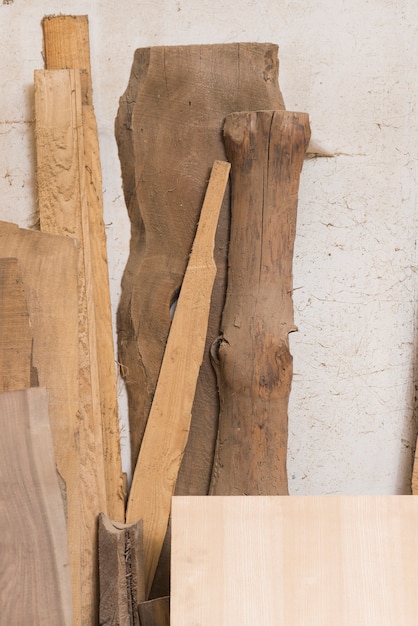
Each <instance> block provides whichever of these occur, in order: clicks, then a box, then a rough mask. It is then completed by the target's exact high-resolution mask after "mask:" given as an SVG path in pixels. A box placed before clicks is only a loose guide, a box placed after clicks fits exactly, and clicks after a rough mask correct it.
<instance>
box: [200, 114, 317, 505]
mask: <svg viewBox="0 0 418 626" xmlns="http://www.w3.org/2000/svg"><path fill="white" fill-rule="evenodd" d="M309 136H310V130H309V120H308V115H307V114H306V113H291V112H287V111H258V112H248V113H234V114H232V115H229V116H228V117H227V118H226V121H225V127H224V138H225V146H226V153H227V156H228V159H229V160H230V162H231V164H232V167H231V184H232V200H231V212H232V217H231V238H230V245H229V257H228V267H229V271H228V289H227V296H226V302H225V308H224V311H223V314H222V326H221V330H222V333H221V336H220V338H219V340H217V342H216V343H215V346H214V348H213V350H212V354H213V356H214V363H215V365H216V369H217V372H218V387H219V394H220V403H221V411H220V416H219V433H218V440H217V446H216V453H215V462H214V468H213V475H212V482H211V488H210V493H211V494H212V495H283V494H286V493H287V492H288V490H287V474H286V454H287V420H288V418H287V405H288V400H289V393H290V387H291V380H292V357H291V355H290V353H289V347H288V333H290V332H291V331H293V330H296V328H295V325H294V320H293V303H292V261H293V245H294V238H295V231H296V210H297V199H298V185H299V176H300V172H301V169H302V163H303V159H304V155H305V150H306V147H307V145H308V142H309Z"/></svg>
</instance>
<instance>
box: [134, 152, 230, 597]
mask: <svg viewBox="0 0 418 626" xmlns="http://www.w3.org/2000/svg"><path fill="white" fill-rule="evenodd" d="M229 170H230V165H229V163H226V162H222V161H216V162H215V164H214V166H213V169H212V173H211V176H210V179H209V184H208V188H207V192H206V195H205V200H204V202H203V206H202V211H201V214H200V218H199V224H198V227H197V232H196V237H195V239H194V242H193V247H192V251H191V254H190V259H189V263H188V265H187V269H186V273H185V276H184V280H183V283H182V286H181V291H180V295H179V298H178V303H177V308H176V311H175V314H174V319H173V322H172V324H171V328H170V333H169V336H168V340H167V346H166V349H165V352H164V358H163V362H162V366H161V371H160V375H159V377H158V383H157V387H156V390H155V395H154V399H153V403H152V406H151V412H150V415H149V418H148V421H147V426H146V429H145V434H144V438H143V440H142V445H141V449H140V452H139V457H138V462H137V464H136V467H135V472H134V475H133V479H132V485H131V490H130V493H129V498H128V506H127V511H126V520H127V522H133V521H134V520H136V519H142V520H143V521H144V551H145V580H146V584H145V592H146V599H148V595H149V592H150V590H151V585H152V582H153V579H154V574H155V571H156V568H157V564H158V559H159V557H160V553H161V549H162V545H163V541H164V537H165V534H166V531H167V525H168V520H169V517H170V510H171V497H172V495H173V493H174V489H175V485H176V480H177V475H178V471H179V468H180V464H181V460H182V458H183V454H184V450H185V447H186V444H187V438H188V434H189V430H190V420H191V412H192V407H193V400H194V394H195V390H196V383H197V378H198V375H199V370H200V366H201V364H202V359H203V352H204V347H205V343H206V334H207V326H208V318H209V310H210V301H211V294H212V289H213V283H214V280H215V276H216V264H215V261H214V258H213V249H214V244H215V234H216V227H217V223H218V218H219V212H220V209H221V205H222V200H223V197H224V194H225V188H226V185H227V182H228V176H229Z"/></svg>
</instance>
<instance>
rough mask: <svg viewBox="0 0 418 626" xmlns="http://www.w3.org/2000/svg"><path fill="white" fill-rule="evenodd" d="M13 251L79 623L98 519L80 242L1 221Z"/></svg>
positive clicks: (2, 235) (2, 248) (1, 245)
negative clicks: (81, 345) (82, 376)
mask: <svg viewBox="0 0 418 626" xmlns="http://www.w3.org/2000/svg"><path fill="white" fill-rule="evenodd" d="M11 255H16V256H17V258H18V263H19V267H20V270H21V275H22V281H23V283H24V285H25V291H26V294H27V306H28V312H29V316H30V320H31V331H32V334H33V348H32V368H33V371H34V372H35V373H36V377H37V378H38V379H39V383H40V385H42V386H43V387H46V388H47V390H48V396H49V420H50V424H51V431H52V439H53V444H54V453H55V460H56V464H57V470H58V472H59V474H60V476H61V477H62V479H63V482H64V484H65V494H66V507H67V534H68V549H69V557H70V565H71V580H72V588H73V599H74V611H73V618H74V623H75V624H77V623H81V621H80V601H81V567H82V560H84V559H85V558H86V557H85V554H86V552H88V550H89V544H87V545H86V543H85V532H84V533H83V532H82V528H84V526H85V524H86V523H87V524H89V525H91V524H94V517H92V513H91V501H93V502H94V498H95V494H94V493H90V491H89V489H90V488H91V485H90V486H89V485H83V487H81V484H80V472H81V466H82V465H86V466H87V467H86V472H90V463H91V461H90V459H89V457H88V456H83V457H80V445H79V444H80V430H79V429H80V421H79V419H78V410H79V383H78V371H79V368H78V350H77V343H78V306H77V300H78V295H77V248H76V242H75V241H74V240H73V239H70V238H68V237H62V236H58V235H49V234H47V233H41V232H38V231H34V230H26V229H21V228H18V226H16V224H9V223H6V222H0V257H9V256H11ZM33 378H34V377H33ZM93 471H94V468H93ZM82 536H83V537H84V539H83V540H82ZM87 590H88V588H86V590H85V591H84V593H86V592H87Z"/></svg>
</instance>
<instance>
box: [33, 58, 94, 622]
mask: <svg viewBox="0 0 418 626" xmlns="http://www.w3.org/2000/svg"><path fill="white" fill-rule="evenodd" d="M35 113H36V154H37V177H38V198H39V212H40V223H41V230H42V231H44V232H48V233H54V234H60V235H66V236H70V237H74V238H75V239H77V242H78V248H77V250H78V254H77V279H78V280H77V283H78V285H77V290H78V318H77V328H78V340H77V342H76V344H75V346H78V348H77V350H78V376H77V379H78V384H79V387H78V400H79V404H78V408H77V415H78V419H79V431H78V435H79V450H80V458H81V459H83V462H82V463H81V464H80V485H79V490H80V497H81V499H82V501H83V504H82V512H83V515H84V520H83V525H82V534H83V536H82V538H81V556H82V563H81V567H80V573H81V583H80V588H79V595H76V596H75V598H76V599H75V601H76V602H77V603H78V604H79V606H78V609H75V610H74V615H75V619H76V620H79V619H80V620H81V622H78V621H76V623H82V624H83V626H84V624H86V625H87V624H90V623H94V622H95V621H96V620H97V607H98V596H97V593H98V565H97V518H98V515H99V513H100V512H102V511H103V512H107V498H106V479H105V459H104V453H103V430H102V415H101V406H100V389H99V373H98V355H97V336H96V317H95V313H94V288H93V281H92V259H91V247H90V231H89V215H88V203H87V181H86V176H85V160H84V133H83V125H82V105H81V83H80V71H79V70H48V71H36V72H35ZM79 611H80V612H81V613H79Z"/></svg>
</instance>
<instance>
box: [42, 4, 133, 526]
mask: <svg viewBox="0 0 418 626" xmlns="http://www.w3.org/2000/svg"><path fill="white" fill-rule="evenodd" d="M42 28H43V33H44V57H45V67H46V69H60V68H74V69H79V70H81V71H80V87H81V102H82V107H81V121H82V128H83V144H82V146H81V145H80V146H79V147H80V149H82V150H83V154H82V155H80V156H81V157H82V158H83V160H84V162H83V163H82V166H81V169H80V175H81V171H82V169H84V175H85V178H86V181H85V188H84V193H86V196H87V200H86V202H87V204H86V206H87V215H88V229H87V228H84V229H83V246H84V250H85V255H87V254H88V255H89V257H90V258H89V264H90V271H91V278H90V280H91V294H90V295H91V297H92V298H93V302H94V305H93V306H92V307H91V311H90V314H91V315H94V328H95V334H96V338H95V349H96V351H97V376H98V385H99V397H100V410H101V422H102V431H103V434H102V442H103V448H104V470H105V479H106V497H107V507H108V514H109V515H110V517H112V519H114V520H118V521H124V495H125V494H124V487H123V481H122V470H121V456H120V436H119V420H118V406H117V387H116V370H115V355H114V345H113V333H112V313H111V305H110V289H109V275H108V266H107V247H106V232H105V226H104V222H103V194H102V174H101V164H100V152H99V142H98V133H97V125H96V118H95V115H94V108H93V89H92V79H91V67H90V43H89V25H88V18H87V16H86V15H77V16H72V15H55V16H49V17H46V18H44V20H43V21H42ZM82 206H84V204H82ZM57 208H58V207H57ZM54 232H55V231H54Z"/></svg>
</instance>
